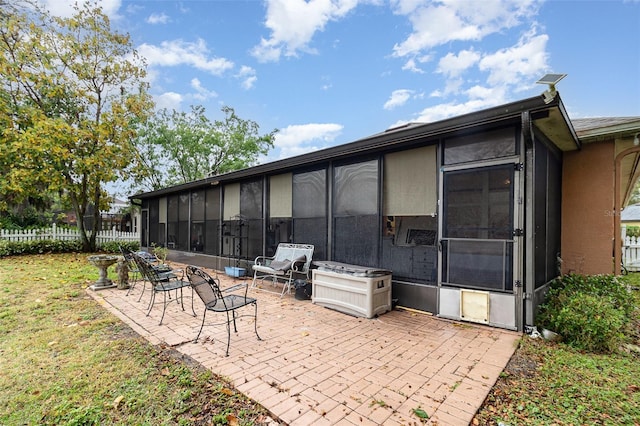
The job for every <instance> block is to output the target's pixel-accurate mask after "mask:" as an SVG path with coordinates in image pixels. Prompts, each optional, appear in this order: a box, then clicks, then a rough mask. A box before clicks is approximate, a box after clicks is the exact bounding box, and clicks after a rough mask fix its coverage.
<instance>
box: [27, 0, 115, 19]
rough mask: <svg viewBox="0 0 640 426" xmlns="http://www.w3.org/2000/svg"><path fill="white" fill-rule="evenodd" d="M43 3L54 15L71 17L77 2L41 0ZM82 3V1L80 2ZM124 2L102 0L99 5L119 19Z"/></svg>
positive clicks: (108, 14)
mask: <svg viewBox="0 0 640 426" xmlns="http://www.w3.org/2000/svg"><path fill="white" fill-rule="evenodd" d="M38 2H39V3H40V4H41V5H43V6H44V7H45V8H46V9H47V10H48V11H49V12H50V13H51V14H52V15H54V16H60V17H65V18H69V17H71V16H73V14H74V12H75V11H74V9H73V5H74V3H75V2H73V1H69V0H39V1H38ZM78 3H79V4H81V3H82V2H78ZM121 4H122V0H101V1H100V2H99V3H98V6H100V7H101V8H102V11H103V12H104V14H105V15H107V16H108V17H110V18H111V19H117V18H118V17H119V16H118V10H120V6H121Z"/></svg>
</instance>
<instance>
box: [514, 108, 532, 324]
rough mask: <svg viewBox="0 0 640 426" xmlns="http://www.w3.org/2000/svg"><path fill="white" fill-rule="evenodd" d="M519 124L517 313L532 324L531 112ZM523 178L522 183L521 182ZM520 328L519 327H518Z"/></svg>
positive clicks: (523, 113)
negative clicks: (521, 227) (519, 292)
mask: <svg viewBox="0 0 640 426" xmlns="http://www.w3.org/2000/svg"><path fill="white" fill-rule="evenodd" d="M521 125H522V139H523V141H522V146H521V150H522V154H521V155H522V156H524V161H523V163H524V170H523V171H522V174H523V177H522V179H521V183H520V187H521V188H523V189H524V194H522V193H521V194H520V196H521V198H522V200H523V204H522V207H524V208H521V209H520V211H519V214H520V215H521V216H520V219H519V220H521V223H522V224H523V225H524V229H525V233H524V237H520V238H524V241H523V242H522V244H521V259H522V260H519V264H520V265H521V266H520V267H521V268H522V269H523V270H521V271H520V276H521V279H522V281H523V283H522V297H521V298H520V301H521V302H520V303H521V307H520V309H521V312H520V313H519V314H518V315H519V316H520V318H521V322H520V324H524V325H525V326H526V325H533V323H534V320H535V317H534V303H533V302H534V301H533V296H534V290H535V280H534V278H533V258H532V257H531V256H533V253H534V250H533V230H534V229H535V227H534V224H533V217H534V215H533V208H534V203H533V199H532V197H533V194H534V191H533V185H534V178H535V176H534V175H533V155H535V154H534V152H533V131H532V123H531V113H530V111H528V110H527V111H523V112H522V115H521ZM529 149H530V152H531V155H527V153H528V152H529ZM522 180H524V184H523V183H522ZM523 216H524V217H523ZM518 329H519V330H520V328H518Z"/></svg>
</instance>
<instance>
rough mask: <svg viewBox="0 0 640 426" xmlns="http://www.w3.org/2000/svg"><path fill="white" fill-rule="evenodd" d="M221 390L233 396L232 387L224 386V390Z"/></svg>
mask: <svg viewBox="0 0 640 426" xmlns="http://www.w3.org/2000/svg"><path fill="white" fill-rule="evenodd" d="M220 392H222V393H223V394H225V395H228V396H233V391H232V390H231V389H229V388H222V390H221V391H220Z"/></svg>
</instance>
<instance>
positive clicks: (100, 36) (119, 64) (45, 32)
mask: <svg viewBox="0 0 640 426" xmlns="http://www.w3.org/2000/svg"><path fill="white" fill-rule="evenodd" d="M0 57H1V58H2V60H1V61H0V75H2V77H3V85H2V88H0V128H2V129H3V131H2V133H1V134H0V194H3V195H5V194H8V199H6V200H5V199H0V209H7V208H8V207H9V206H10V205H11V204H16V203H19V202H21V201H23V200H27V199H30V198H34V199H37V198H38V197H40V196H41V195H42V194H51V193H56V194H60V195H61V196H62V197H63V198H64V199H63V200H62V201H64V202H67V203H68V204H69V205H71V206H72V207H73V209H74V210H75V213H76V217H79V218H82V217H85V216H86V214H87V213H88V208H89V206H90V205H93V206H96V209H94V213H93V218H94V222H93V223H94V229H93V230H92V231H93V232H91V233H88V232H87V230H85V229H84V225H83V224H80V228H79V229H80V232H81V238H82V243H83V250H85V251H94V249H95V235H96V234H97V231H98V229H97V224H98V218H99V216H98V215H99V209H103V208H106V206H107V204H108V199H107V197H106V194H105V192H104V189H103V188H104V184H105V183H108V182H112V181H115V180H116V179H117V178H118V177H120V176H128V174H129V173H130V169H131V168H133V167H135V165H136V159H137V156H136V155H135V150H134V149H132V146H131V140H132V139H133V138H134V136H135V128H134V125H133V123H134V122H139V121H141V120H144V119H145V117H146V115H147V112H148V111H150V110H152V108H153V105H152V102H151V98H150V96H149V95H148V93H147V84H146V83H145V82H144V78H145V73H146V71H145V65H144V62H143V60H142V59H140V58H139V57H138V56H137V53H136V51H135V49H134V48H133V45H132V44H131V41H130V38H129V36H128V35H125V34H120V33H117V32H114V31H113V30H112V29H111V25H110V22H109V18H108V17H107V16H106V14H105V13H104V12H103V10H102V9H101V8H100V6H99V5H98V3H97V2H93V3H92V2H89V1H87V2H84V3H80V4H76V5H75V6H74V14H73V16H71V17H54V16H51V15H50V14H49V13H48V12H47V11H46V10H43V9H41V8H38V7H35V2H29V1H26V2H2V1H0Z"/></svg>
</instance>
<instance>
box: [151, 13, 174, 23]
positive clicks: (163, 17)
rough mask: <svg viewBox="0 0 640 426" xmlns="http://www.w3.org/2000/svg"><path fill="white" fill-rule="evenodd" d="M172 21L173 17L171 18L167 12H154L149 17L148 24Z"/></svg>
mask: <svg viewBox="0 0 640 426" xmlns="http://www.w3.org/2000/svg"><path fill="white" fill-rule="evenodd" d="M170 21H171V19H170V18H169V15H167V14H165V13H152V14H151V15H149V17H148V18H147V23H148V24H166V23H167V22H170Z"/></svg>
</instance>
